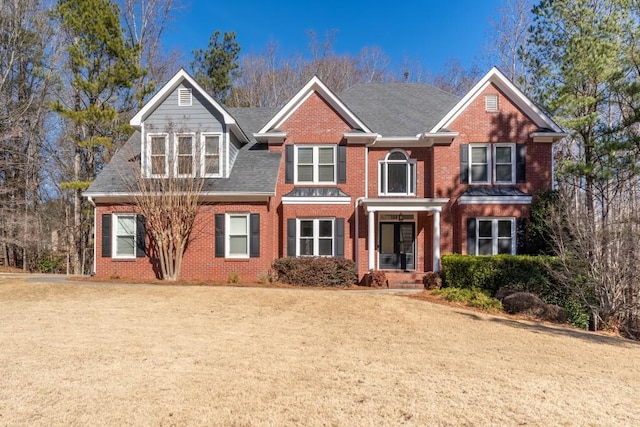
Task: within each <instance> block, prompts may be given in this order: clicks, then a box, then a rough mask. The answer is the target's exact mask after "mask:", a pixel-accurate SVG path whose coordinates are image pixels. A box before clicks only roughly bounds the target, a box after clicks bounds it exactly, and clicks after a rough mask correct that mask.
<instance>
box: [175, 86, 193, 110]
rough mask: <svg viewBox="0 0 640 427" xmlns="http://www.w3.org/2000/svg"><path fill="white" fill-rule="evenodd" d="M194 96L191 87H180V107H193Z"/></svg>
mask: <svg viewBox="0 0 640 427" xmlns="http://www.w3.org/2000/svg"><path fill="white" fill-rule="evenodd" d="M191 103H192V96H191V89H190V88H184V87H182V88H180V89H178V106H180V107H191Z"/></svg>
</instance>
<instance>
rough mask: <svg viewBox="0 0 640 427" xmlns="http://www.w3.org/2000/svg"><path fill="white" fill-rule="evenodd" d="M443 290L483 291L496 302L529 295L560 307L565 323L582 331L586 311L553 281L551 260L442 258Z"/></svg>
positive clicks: (553, 261) (563, 288)
mask: <svg viewBox="0 0 640 427" xmlns="http://www.w3.org/2000/svg"><path fill="white" fill-rule="evenodd" d="M441 265H442V275H443V286H445V287H446V286H454V287H460V288H467V289H468V288H473V287H477V288H480V289H484V290H486V291H488V292H489V293H490V295H492V296H495V297H497V298H498V299H500V300H502V299H504V298H505V297H506V296H507V295H508V294H509V293H513V292H530V293H532V294H535V295H536V296H538V297H539V298H540V299H541V300H542V301H543V302H544V303H546V304H555V305H558V306H560V307H562V308H563V309H564V310H565V313H566V315H567V317H568V319H569V323H571V324H573V325H575V326H578V327H581V328H586V326H587V324H588V319H589V310H588V308H587V306H586V305H585V303H583V302H582V301H581V300H579V299H578V298H577V297H576V296H574V295H573V294H572V293H571V292H570V291H569V290H568V289H567V288H566V287H564V286H562V284H561V283H558V282H557V280H556V279H554V277H553V274H552V271H553V270H554V269H556V268H559V264H558V261H557V259H556V258H555V257H550V256H524V255H495V256H471V255H456V254H452V255H443V257H442V264H441Z"/></svg>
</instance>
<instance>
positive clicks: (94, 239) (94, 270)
mask: <svg viewBox="0 0 640 427" xmlns="http://www.w3.org/2000/svg"><path fill="white" fill-rule="evenodd" d="M87 200H89V203H91V206H93V267H92V268H91V275H92V276H95V275H96V267H97V260H98V252H97V247H96V244H97V243H96V236H97V228H96V227H97V226H98V217H97V216H96V209H97V208H96V202H95V201H94V200H93V197H91V196H88V197H87Z"/></svg>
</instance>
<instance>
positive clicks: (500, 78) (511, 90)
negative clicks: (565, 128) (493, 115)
mask: <svg viewBox="0 0 640 427" xmlns="http://www.w3.org/2000/svg"><path fill="white" fill-rule="evenodd" d="M491 84H494V85H495V86H496V87H497V88H498V89H500V90H501V91H502V92H503V93H504V95H505V96H506V97H507V98H509V99H510V100H511V102H512V103H513V104H514V105H515V106H517V107H518V108H520V109H521V110H522V111H523V112H524V114H526V115H527V117H529V118H530V119H531V120H532V121H533V122H534V123H535V124H536V125H537V126H538V127H539V128H548V129H551V130H552V131H553V132H557V133H562V129H561V128H560V126H558V125H557V124H556V123H555V122H554V121H553V119H551V117H549V116H548V115H547V114H546V113H545V112H544V111H542V110H541V109H540V108H538V106H537V105H535V104H534V103H533V102H532V101H531V100H530V99H529V98H527V97H526V96H525V95H524V94H523V93H522V91H520V89H518V88H517V87H516V86H515V85H514V84H513V83H511V81H510V80H509V79H508V78H507V77H506V76H505V75H504V74H502V72H500V70H498V69H497V68H496V67H493V68H492V69H491V70H490V71H489V72H488V73H487V74H486V75H485V76H484V77H483V78H482V79H481V80H480V81H479V82H478V83H477V84H476V85H475V86H474V87H473V88H472V89H471V90H470V91H469V92H468V93H467V94H466V95H465V96H464V97H463V98H462V99H461V100H460V102H458V103H457V104H456V105H455V106H454V107H453V108H452V109H451V110H450V111H449V112H448V113H447V114H446V115H445V116H444V117H443V118H442V120H440V121H439V122H438V123H437V124H436V125H435V126H434V127H433V129H431V132H438V131H439V130H441V129H447V128H448V127H449V126H451V124H452V123H453V121H454V120H455V119H456V118H457V117H458V116H459V115H460V114H461V113H462V112H463V111H465V110H466V108H467V107H468V106H469V105H470V104H471V103H472V102H473V101H474V100H475V99H476V98H477V97H478V96H479V95H480V94H481V93H482V92H483V91H484V90H485V89H486V88H487V87H488V86H490V85H491Z"/></svg>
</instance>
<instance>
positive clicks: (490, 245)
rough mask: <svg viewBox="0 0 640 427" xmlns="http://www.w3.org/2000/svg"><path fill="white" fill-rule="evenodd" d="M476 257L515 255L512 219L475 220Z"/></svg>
mask: <svg viewBox="0 0 640 427" xmlns="http://www.w3.org/2000/svg"><path fill="white" fill-rule="evenodd" d="M475 233H476V239H475V241H476V250H475V253H476V254H477V255H497V254H515V247H516V245H515V220H514V219H513V218H476V227H475Z"/></svg>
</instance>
